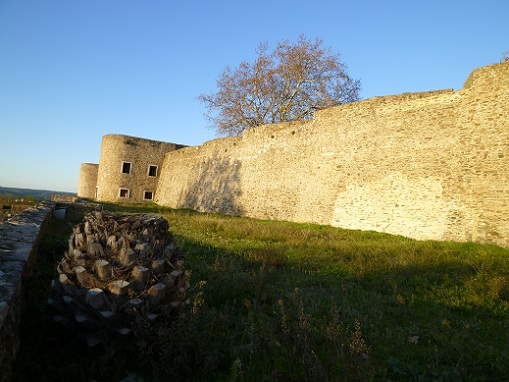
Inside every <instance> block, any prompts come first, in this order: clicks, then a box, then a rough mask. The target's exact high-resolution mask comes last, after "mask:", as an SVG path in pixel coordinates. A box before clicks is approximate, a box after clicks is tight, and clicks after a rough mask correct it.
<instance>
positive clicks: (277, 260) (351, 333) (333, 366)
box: [25, 205, 509, 381]
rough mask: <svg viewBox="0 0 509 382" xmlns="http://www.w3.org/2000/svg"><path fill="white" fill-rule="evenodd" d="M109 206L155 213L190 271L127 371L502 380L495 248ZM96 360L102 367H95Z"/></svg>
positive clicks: (508, 262) (506, 322)
mask: <svg viewBox="0 0 509 382" xmlns="http://www.w3.org/2000/svg"><path fill="white" fill-rule="evenodd" d="M106 207H107V208H109V209H116V210H122V211H125V210H129V211H131V212H143V211H147V210H151V212H159V213H162V214H163V215H164V216H165V217H166V218H167V219H168V221H169V222H170V230H171V231H172V233H173V234H174V235H175V237H176V239H177V241H178V243H179V246H180V247H181V248H182V251H183V253H185V256H186V259H185V261H186V268H187V269H191V270H192V272H193V274H192V284H193V290H192V296H193V299H192V302H191V304H190V306H189V309H188V311H187V312H186V313H185V315H184V316H183V318H182V319H181V320H178V321H176V322H174V323H160V324H159V325H158V326H157V327H154V328H151V329H150V330H149V332H148V334H146V335H147V339H148V340H147V342H146V344H145V346H143V347H142V348H140V349H138V350H137V353H136V359H137V362H135V363H131V364H130V365H131V366H130V368H131V369H132V370H134V371H137V372H138V373H141V374H143V375H144V377H145V379H146V380H151V379H153V380H161V381H165V380H169V379H170V378H179V380H202V381H211V380H217V381H225V380H231V381H305V380H309V381H362V380H377V381H379V380H380V381H381V380H400V381H412V380H415V381H438V380H443V381H453V380H457V381H501V380H504V378H507V375H509V348H508V346H507V344H508V343H509V314H508V313H509V256H508V253H509V252H508V251H507V250H505V249H501V248H499V247H496V246H489V245H477V244H471V243H460V244H458V243H448V242H431V241H414V240H410V239H407V238H404V237H398V236H391V235H386V234H380V233H375V232H360V231H348V230H342V229H337V228H332V227H328V226H318V225H309V224H295V223H286V222H269V221H258V220H253V219H244V218H233V217H224V216H218V215H210V214H198V213H194V212H191V211H173V210H168V209H162V208H159V207H157V206H152V207H150V206H149V207H143V209H142V208H141V207H122V206H114V205H109V206H106ZM40 343H41V345H39V346H41V347H44V346H46V344H47V343H49V342H48V341H46V342H44V341H40ZM108 351H109V352H111V351H112V350H111V349H109V350H108ZM106 353H107V352H106ZM120 354H123V353H120V352H118V353H117V355H120ZM96 356H97V354H96ZM101 357H103V358H102V359H104V360H105V361H104V362H106V360H108V359H109V361H107V362H106V363H107V366H104V365H103V366H101V365H98V364H97V362H99V361H98V359H101ZM122 357H124V358H122V359H124V360H125V359H127V357H129V354H124V355H122ZM119 358H120V357H119V356H117V357H116V358H115V359H116V361H115V362H114V363H112V361H111V359H112V358H108V357H107V356H106V355H105V354H102V355H101V356H100V357H99V358H98V357H95V358H94V360H95V361H94V365H96V366H95V367H94V370H93V371H86V370H87V367H85V366H81V367H80V366H79V365H74V366H73V367H74V368H75V369H77V370H81V373H82V374H83V380H86V379H87V378H91V376H95V378H100V380H108V378H107V376H108V375H109V376H110V377H111V378H112V379H111V380H115V378H117V380H118V369H119V367H120V366H119V365H120V364H122V365H124V366H123V367H124V368H125V364H126V362H122V361H121V360H119ZM60 361H62V360H60ZM25 362H28V361H26V360H25ZM46 363H47V368H49V369H51V367H52V366H51V362H50V361H46ZM45 367H46V366H45ZM111 368H114V369H115V370H116V372H117V375H115V373H114V372H112V371H111V370H110V369H111ZM54 369H56V367H53V370H54ZM41 373H44V371H41ZM87 373H89V374H87ZM94 373H95V374H94ZM98 375H99V376H98ZM54 380H57V379H54Z"/></svg>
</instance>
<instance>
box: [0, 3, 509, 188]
mask: <svg viewBox="0 0 509 382" xmlns="http://www.w3.org/2000/svg"><path fill="white" fill-rule="evenodd" d="M300 34H304V35H306V37H308V38H313V39H314V38H315V37H318V38H321V39H322V40H323V42H324V45H325V46H330V47H332V48H333V50H334V51H337V52H340V53H341V55H342V58H343V61H344V62H345V63H346V64H347V65H348V67H349V74H350V75H351V76H352V77H354V78H360V79H361V81H362V92H361V96H362V98H369V97H373V96H378V95H389V94H398V93H403V92H417V91H426V90H435V89H445V88H454V89H455V90H457V89H460V88H461V87H462V85H463V83H464V81H465V80H466V79H467V77H468V75H469V74H470V72H471V71H472V70H473V69H475V68H477V67H481V66H485V65H490V64H493V63H497V62H499V61H500V60H501V58H502V52H504V51H507V50H508V49H509V0H477V1H474V0H385V1H381V0H365V1H363V0H355V1H354V0H349V1H344V0H331V1H322V0H313V1H309V0H307V1H301V0H256V1H255V0H252V1H242V0H237V1H233V0H230V1H222V0H216V1H212V0H203V1H198V0H184V1H172V0H0V133H1V134H0V186H4V187H23V188H36V189H50V190H57V191H71V192H75V191H76V189H77V184H78V177H79V170H80V165H81V163H83V162H92V163H98V161H99V150H100V144H101V137H102V136H103V135H105V134H110V133H115V134H127V135H134V136H139V137H143V138H150V139H155V140H162V141H169V142H175V143H182V144H188V145H199V144H201V143H203V142H204V141H206V140H209V139H212V138H214V137H215V134H214V132H213V131H211V130H208V129H207V128H206V126H207V123H206V121H205V120H204V118H203V113H204V111H205V110H204V108H203V107H202V105H201V104H200V103H199V102H198V101H197V100H196V97H197V96H198V95H199V94H201V93H206V92H210V91H214V89H215V85H216V79H217V78H218V76H219V74H220V72H221V71H222V70H223V69H224V67H225V66H226V65H230V66H233V67H235V66H237V65H238V64H239V63H240V62H241V61H242V60H248V61H249V60H252V59H253V58H254V56H255V54H254V50H255V48H256V47H257V46H258V44H259V43H260V42H262V41H264V42H268V43H269V45H270V46H274V45H275V43H276V42H277V41H280V40H284V39H288V40H290V41H296V39H297V37H298V36H299V35H300Z"/></svg>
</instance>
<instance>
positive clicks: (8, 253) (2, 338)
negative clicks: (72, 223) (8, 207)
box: [0, 202, 54, 382]
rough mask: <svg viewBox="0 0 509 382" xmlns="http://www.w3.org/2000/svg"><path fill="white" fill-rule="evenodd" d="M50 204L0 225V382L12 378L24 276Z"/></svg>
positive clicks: (29, 268) (45, 220) (50, 210)
mask: <svg viewBox="0 0 509 382" xmlns="http://www.w3.org/2000/svg"><path fill="white" fill-rule="evenodd" d="M53 206H54V203H51V202H45V203H41V204H39V205H38V206H37V207H34V208H31V209H28V210H25V211H23V212H21V213H20V214H19V215H16V216H15V217H13V218H11V219H10V220H8V221H7V222H4V223H3V224H1V225H0V381H2V382H4V381H9V380H10V379H11V377H12V363H13V361H14V359H15V357H16V353H17V352H18V349H19V324H20V318H21V310H22V303H23V288H24V282H25V280H26V277H27V276H28V275H29V273H30V271H31V268H32V265H33V264H34V262H35V260H36V255H37V245H38V243H39V239H40V238H41V235H42V230H43V228H44V226H45V224H46V222H47V221H48V220H49V218H50V217H51V212H52V210H53Z"/></svg>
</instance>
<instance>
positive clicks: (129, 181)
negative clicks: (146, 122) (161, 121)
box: [96, 134, 183, 202]
mask: <svg viewBox="0 0 509 382" xmlns="http://www.w3.org/2000/svg"><path fill="white" fill-rule="evenodd" d="M181 147H183V146H182V145H177V144H175V143H168V142H160V141H153V140H150V139H143V138H137V137H130V136H127V135H117V134H109V135H105V136H103V139H102V145H101V154H100V159H99V169H98V174H97V190H96V199H97V200H100V201H110V202H119V201H125V202H151V201H153V200H154V197H155V191H156V187H157V181H158V179H159V172H160V170H161V167H162V163H163V159H164V154H165V153H166V152H168V151H172V150H177V149H179V148H181Z"/></svg>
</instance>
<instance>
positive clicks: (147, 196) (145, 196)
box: [143, 191, 154, 200]
mask: <svg viewBox="0 0 509 382" xmlns="http://www.w3.org/2000/svg"><path fill="white" fill-rule="evenodd" d="M143 199H145V200H152V199H154V193H153V192H152V191H145V192H144V193H143Z"/></svg>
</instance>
